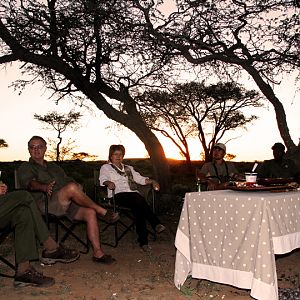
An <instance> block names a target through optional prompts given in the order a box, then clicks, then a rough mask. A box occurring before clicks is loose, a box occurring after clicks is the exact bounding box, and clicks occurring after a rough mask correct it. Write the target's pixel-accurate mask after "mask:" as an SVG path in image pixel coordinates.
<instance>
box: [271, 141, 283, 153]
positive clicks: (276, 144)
mask: <svg viewBox="0 0 300 300" xmlns="http://www.w3.org/2000/svg"><path fill="white" fill-rule="evenodd" d="M271 149H272V150H274V149H278V150H281V151H283V152H284V151H285V146H284V145H283V144H282V143H275V144H274V145H273V146H272V148H271Z"/></svg>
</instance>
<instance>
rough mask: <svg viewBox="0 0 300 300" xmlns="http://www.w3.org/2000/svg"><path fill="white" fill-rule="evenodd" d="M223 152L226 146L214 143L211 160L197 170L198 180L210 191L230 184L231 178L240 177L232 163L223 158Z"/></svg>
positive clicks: (221, 188) (224, 187)
mask: <svg viewBox="0 0 300 300" xmlns="http://www.w3.org/2000/svg"><path fill="white" fill-rule="evenodd" d="M225 154H226V146H225V145H224V144H222V143H216V144H215V145H214V146H213V148H212V156H213V160H212V161H211V162H207V163H205V164H204V165H203V166H202V168H201V169H200V171H198V172H197V177H198V179H199V180H200V182H201V183H203V184H207V189H208V190H210V191H212V190H223V189H226V188H227V187H228V186H229V185H231V184H232V180H241V179H242V176H241V175H239V174H238V171H237V169H236V168H235V166H234V164H233V163H231V162H226V161H225V160H224V156H225Z"/></svg>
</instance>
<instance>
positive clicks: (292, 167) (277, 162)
mask: <svg viewBox="0 0 300 300" xmlns="http://www.w3.org/2000/svg"><path fill="white" fill-rule="evenodd" d="M271 149H272V150H273V156H274V159H270V160H265V161H264V162H263V163H262V164H261V165H260V166H259V167H258V170H257V173H258V174H257V175H258V177H259V178H291V179H294V180H295V181H298V182H300V170H299V168H298V167H297V165H296V164H295V162H294V161H293V160H291V159H286V158H285V157H284V156H285V146H284V145H283V144H282V143H275V144H274V145H273V146H272V148H271Z"/></svg>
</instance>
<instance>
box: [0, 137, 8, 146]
mask: <svg viewBox="0 0 300 300" xmlns="http://www.w3.org/2000/svg"><path fill="white" fill-rule="evenodd" d="M7 147H8V144H7V143H6V141H5V140H4V139H0V148H7Z"/></svg>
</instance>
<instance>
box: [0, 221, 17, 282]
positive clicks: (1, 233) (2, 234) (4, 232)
mask: <svg viewBox="0 0 300 300" xmlns="http://www.w3.org/2000/svg"><path fill="white" fill-rule="evenodd" d="M11 232H12V229H11V228H10V227H6V228H4V229H1V230H0V245H2V244H3V243H4V242H5V241H6V239H7V237H8V235H9V234H10V233H11ZM0 261H2V262H3V263H4V264H5V265H7V266H8V267H9V268H10V269H12V270H14V271H16V267H15V265H14V264H12V263H11V262H10V261H8V260H7V259H6V258H4V257H3V256H2V255H0ZM0 276H2V277H9V278H13V277H14V275H9V274H6V273H2V272H0Z"/></svg>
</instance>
